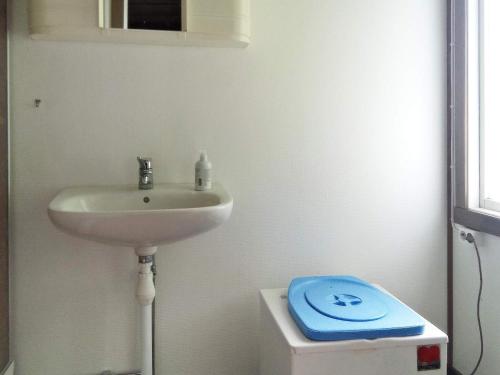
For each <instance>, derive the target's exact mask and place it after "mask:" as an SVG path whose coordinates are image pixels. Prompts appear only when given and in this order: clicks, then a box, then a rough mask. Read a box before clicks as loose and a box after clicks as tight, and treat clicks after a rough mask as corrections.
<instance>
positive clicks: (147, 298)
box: [135, 248, 156, 375]
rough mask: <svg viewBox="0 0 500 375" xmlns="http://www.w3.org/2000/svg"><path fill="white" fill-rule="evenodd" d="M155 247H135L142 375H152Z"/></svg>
mask: <svg viewBox="0 0 500 375" xmlns="http://www.w3.org/2000/svg"><path fill="white" fill-rule="evenodd" d="M155 252H156V248H145V249H136V254H137V255H138V256H139V274H138V280H137V289H136V293H135V295H136V297H137V301H138V302H139V304H140V305H141V312H140V314H141V316H140V318H141V347H142V375H153V319H152V309H151V305H152V304H153V301H154V299H155V286H154V282H153V272H152V271H151V266H152V265H153V257H152V255H153V254H154V253H155Z"/></svg>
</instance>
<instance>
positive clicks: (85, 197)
mask: <svg viewBox="0 0 500 375" xmlns="http://www.w3.org/2000/svg"><path fill="white" fill-rule="evenodd" d="M232 207H233V199H232V197H231V196H230V195H229V194H228V193H227V192H226V191H225V190H224V188H223V187H222V186H220V185H217V184H215V185H214V187H213V189H211V190H209V191H195V190H194V189H193V185H192V184H156V185H155V187H154V189H152V190H139V189H138V188H137V185H134V186H95V187H76V188H68V189H64V190H62V191H61V192H60V193H59V194H58V195H57V196H56V197H55V198H54V199H53V200H52V202H50V204H49V208H48V213H49V217H50V219H51V220H52V222H53V223H54V225H55V226H56V227H58V228H59V229H61V230H62V231H64V232H66V233H68V234H71V235H73V236H77V237H82V238H86V239H90V240H94V241H97V242H101V243H105V244H110V245H118V246H127V247H133V248H135V249H136V253H137V254H138V255H152V254H153V253H154V252H155V251H156V247H157V246H159V245H163V244H168V243H172V242H176V241H179V240H182V239H185V238H188V237H192V236H195V235H197V234H200V233H202V232H206V231H208V230H210V229H213V228H215V227H217V226H219V225H220V224H222V223H223V222H224V221H226V220H227V219H228V218H229V216H230V215H231V210H232Z"/></svg>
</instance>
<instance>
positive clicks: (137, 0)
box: [128, 0, 182, 31]
mask: <svg viewBox="0 0 500 375" xmlns="http://www.w3.org/2000/svg"><path fill="white" fill-rule="evenodd" d="M181 19H182V10H181V0H129V3H128V27H129V29H146V30H176V31H180V30H182V21H181Z"/></svg>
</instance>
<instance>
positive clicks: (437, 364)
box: [417, 345, 441, 371]
mask: <svg viewBox="0 0 500 375" xmlns="http://www.w3.org/2000/svg"><path fill="white" fill-rule="evenodd" d="M417 368H418V371H425V370H435V369H438V368H441V350H440V348H439V345H424V346H419V347H418V348H417Z"/></svg>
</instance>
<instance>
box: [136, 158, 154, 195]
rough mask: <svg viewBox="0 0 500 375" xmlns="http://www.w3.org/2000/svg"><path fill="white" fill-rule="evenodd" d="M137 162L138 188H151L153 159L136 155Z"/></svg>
mask: <svg viewBox="0 0 500 375" xmlns="http://www.w3.org/2000/svg"><path fill="white" fill-rule="evenodd" d="M137 161H138V162H139V189H140V190H151V189H153V186H154V185H153V164H152V163H153V159H151V158H146V157H140V156H138V157H137Z"/></svg>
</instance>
